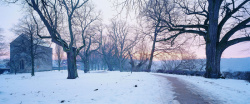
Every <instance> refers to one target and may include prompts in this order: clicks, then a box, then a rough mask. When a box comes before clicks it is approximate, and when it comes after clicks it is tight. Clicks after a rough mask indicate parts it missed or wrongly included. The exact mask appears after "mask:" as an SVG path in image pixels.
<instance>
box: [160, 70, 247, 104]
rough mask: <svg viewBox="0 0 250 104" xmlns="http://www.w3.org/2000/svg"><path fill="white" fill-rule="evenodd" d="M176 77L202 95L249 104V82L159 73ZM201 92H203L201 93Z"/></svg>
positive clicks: (228, 101) (225, 103)
mask: <svg viewBox="0 0 250 104" xmlns="http://www.w3.org/2000/svg"><path fill="white" fill-rule="evenodd" d="M160 75H164V76H170V77H177V78H179V80H182V81H183V82H185V83H186V84H187V85H188V88H190V89H192V90H195V91H197V92H198V93H200V94H201V95H202V96H203V97H209V98H210V99H212V100H218V101H219V103H223V104H250V83H249V82H247V81H245V80H235V79H207V78H204V77H197V76H183V75H171V74H160ZM202 93H203V94H202Z"/></svg>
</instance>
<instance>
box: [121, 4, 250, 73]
mask: <svg viewBox="0 0 250 104" xmlns="http://www.w3.org/2000/svg"><path fill="white" fill-rule="evenodd" d="M131 1H132V2H133V3H139V4H141V3H140V2H142V1H144V0H139V1H135V0H125V2H124V3H125V4H128V5H130V2H131ZM158 2H161V3H164V2H170V1H169V0H161V1H158ZM170 3H171V4H170V5H166V6H165V9H164V12H163V13H164V15H165V16H164V18H162V19H160V21H162V22H163V24H165V25H163V27H166V29H167V31H168V32H171V33H172V35H170V36H168V37H165V38H164V39H161V40H158V41H168V40H171V41H174V40H175V39H176V37H178V36H180V35H181V34H185V33H188V34H195V35H199V36H201V37H203V38H204V40H205V43H206V59H207V60H206V61H207V62H206V74H205V77H206V78H219V77H220V76H221V73H220V60H221V54H222V53H223V51H224V50H225V49H226V48H228V47H230V46H232V45H235V44H237V43H240V42H245V41H250V37H249V30H247V29H248V28H249V21H250V16H249V15H250V13H249V9H248V8H247V7H246V6H247V4H249V0H239V1H236V0H231V1H229V0H195V1H189V0H174V1H171V2H170ZM169 7H173V9H168V8H169Z"/></svg>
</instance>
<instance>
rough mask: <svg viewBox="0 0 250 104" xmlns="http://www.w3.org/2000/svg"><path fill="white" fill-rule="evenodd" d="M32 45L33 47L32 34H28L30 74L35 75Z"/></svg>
mask: <svg viewBox="0 0 250 104" xmlns="http://www.w3.org/2000/svg"><path fill="white" fill-rule="evenodd" d="M33 47H34V43H33V35H32V34H30V56H31V76H35V62H34V52H33Z"/></svg>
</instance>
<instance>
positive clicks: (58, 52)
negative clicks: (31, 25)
mask: <svg viewBox="0 0 250 104" xmlns="http://www.w3.org/2000/svg"><path fill="white" fill-rule="evenodd" d="M55 51H56V54H55V55H56V57H57V65H58V70H59V71H60V69H61V64H62V62H63V57H64V52H63V49H62V47H60V46H59V45H56V48H55Z"/></svg>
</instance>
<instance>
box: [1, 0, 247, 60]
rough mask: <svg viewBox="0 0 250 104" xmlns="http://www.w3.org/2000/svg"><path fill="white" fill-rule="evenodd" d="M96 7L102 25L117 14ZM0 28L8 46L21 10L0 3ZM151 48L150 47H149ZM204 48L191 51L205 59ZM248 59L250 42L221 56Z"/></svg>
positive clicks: (106, 3)
mask: <svg viewBox="0 0 250 104" xmlns="http://www.w3.org/2000/svg"><path fill="white" fill-rule="evenodd" d="M92 1H94V4H95V5H96V10H97V11H98V10H101V11H102V18H103V22H104V23H108V21H109V20H110V19H111V18H113V17H114V16H115V15H116V14H117V13H116V11H114V9H115V8H112V7H111V6H112V3H111V2H110V0H92ZM0 14H1V16H0V28H2V29H3V30H4V32H3V33H2V34H3V35H5V36H6V40H5V41H6V42H7V43H8V44H9V43H10V42H11V41H12V40H13V39H15V38H16V35H15V34H14V33H13V32H12V31H11V30H10V29H11V28H12V27H13V26H14V25H15V24H17V23H18V20H19V19H20V18H22V16H23V10H22V8H21V6H20V5H15V4H12V5H6V4H1V3H0ZM150 47H151V46H150ZM204 48H205V47H204V46H201V47H199V48H198V47H194V48H192V49H193V51H195V52H196V53H197V56H198V57H199V58H205V49H204ZM243 57H250V42H244V43H239V44H237V45H234V46H231V47H229V48H227V49H226V50H225V51H224V52H223V55H222V58H243Z"/></svg>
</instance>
